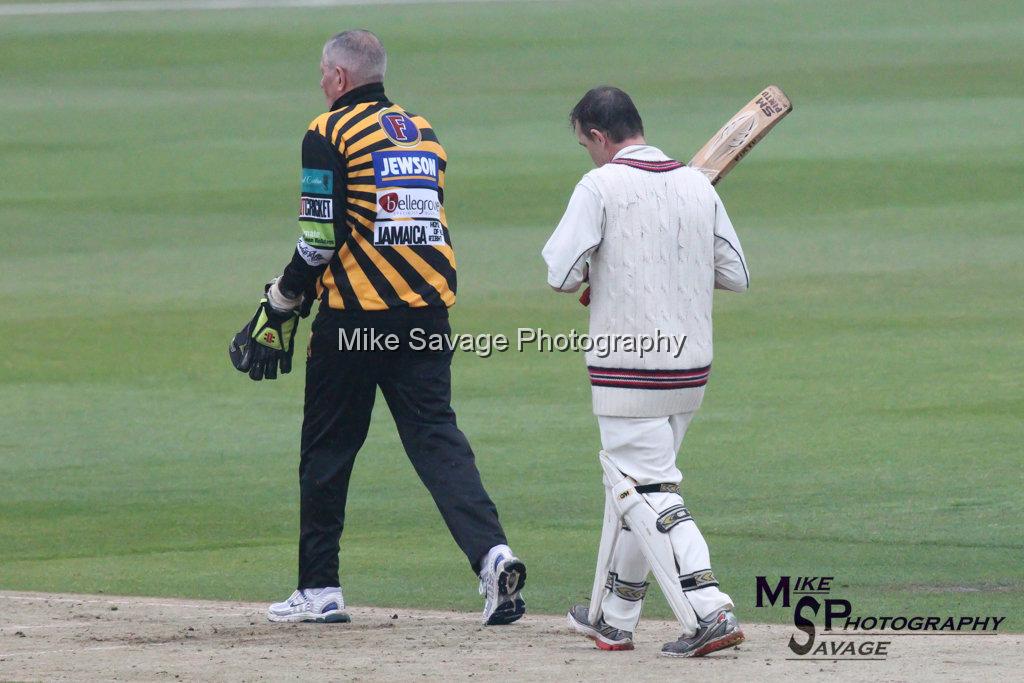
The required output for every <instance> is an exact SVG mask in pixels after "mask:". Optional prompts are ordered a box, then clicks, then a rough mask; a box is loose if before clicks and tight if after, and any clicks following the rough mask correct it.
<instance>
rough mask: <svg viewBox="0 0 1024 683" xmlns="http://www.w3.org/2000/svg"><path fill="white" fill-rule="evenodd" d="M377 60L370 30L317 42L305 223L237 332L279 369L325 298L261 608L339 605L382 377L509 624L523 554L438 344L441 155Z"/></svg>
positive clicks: (288, 616) (450, 278) (442, 312)
mask: <svg viewBox="0 0 1024 683" xmlns="http://www.w3.org/2000/svg"><path fill="white" fill-rule="evenodd" d="M386 62H387V55H386V53H385V51H384V47H383V45H382V44H381V42H380V40H379V39H378V38H377V36H375V35H374V34H373V33H370V32H369V31H363V30H354V31H345V32H343V33H339V34H337V35H335V36H333V37H332V38H331V39H330V40H328V41H327V43H326V44H325V46H324V49H323V53H322V58H321V63H320V71H321V75H322V78H321V81H320V86H321V89H322V90H323V92H324V95H325V97H326V100H327V104H328V105H329V106H330V110H329V111H327V112H326V113H324V114H321V115H320V116H317V117H316V118H315V119H313V121H312V123H310V125H309V129H308V130H307V131H306V134H305V137H304V138H303V140H302V180H301V197H300V212H299V225H300V227H301V236H300V237H299V240H298V244H297V246H296V249H295V252H294V254H293V256H292V259H291V262H290V263H289V264H288V265H287V266H286V267H285V269H284V273H283V274H282V275H281V276H280V277H279V278H276V279H275V280H274V281H273V282H271V283H270V284H269V285H268V286H267V287H266V290H265V296H264V298H263V300H262V301H261V302H260V306H259V309H258V310H257V312H256V315H255V316H254V317H253V319H252V320H251V321H250V323H249V324H248V325H247V326H246V327H245V328H243V330H242V332H240V333H239V334H238V335H237V336H236V337H235V339H234V341H233V342H232V344H231V349H230V350H231V355H232V360H233V361H234V363H235V366H236V367H237V368H238V369H239V370H241V371H243V372H247V373H248V374H249V376H250V377H251V378H252V379H254V380H259V379H262V378H267V379H274V378H275V377H276V376H277V371H278V368H280V371H281V372H282V373H284V372H288V371H289V370H290V369H291V356H292V343H293V339H294V336H295V330H296V327H297V325H298V318H299V317H300V315H305V314H307V313H308V312H309V308H310V306H312V303H313V301H314V300H318V301H319V303H320V305H319V311H318V313H317V316H316V319H315V320H314V322H313V326H312V336H311V338H310V343H309V349H308V353H307V357H308V360H307V363H306V392H305V407H304V416H303V422H302V444H301V457H300V463H299V488H300V534H299V572H298V585H297V589H296V590H295V592H294V593H292V595H291V597H289V598H288V599H287V600H285V601H284V602H280V603H276V604H274V605H271V606H270V608H269V610H268V613H267V616H268V618H269V619H270V620H271V621H317V622H339V621H348V620H349V617H348V615H347V614H346V613H345V611H344V610H345V602H344V599H343V597H342V592H341V582H340V579H339V567H338V564H339V563H338V551H339V541H340V538H341V533H342V528H343V526H344V520H345V502H346V498H347V496H348V484H349V478H350V475H351V473H352V465H353V462H354V461H355V457H356V453H357V452H358V451H359V449H360V447H361V446H362V445H363V441H364V440H365V439H366V433H367V429H368V428H369V424H370V413H371V411H372V409H373V403H374V398H375V395H376V392H377V388H378V387H379V388H380V390H381V393H382V394H383V396H384V400H385V401H386V402H387V404H388V408H390V410H391V414H392V416H393V417H394V420H395V424H396V426H397V427H398V433H399V436H400V437H401V439H402V445H403V446H404V447H405V452H406V454H407V455H408V457H409V460H410V461H412V464H413V467H414V468H415V469H416V473H417V474H418V475H419V477H420V479H421V480H422V481H423V483H424V484H425V485H426V487H427V489H428V490H429V491H430V494H431V496H433V498H434V502H435V503H436V504H437V507H438V509H439V510H440V512H441V516H442V517H443V518H444V521H445V523H446V524H447V525H448V529H449V530H450V531H451V533H452V536H453V537H454V539H455V542H456V543H457V544H458V545H459V547H460V548H461V549H462V551H463V552H464V553H465V554H466V557H467V558H468V559H469V563H470V566H471V567H472V568H473V571H474V572H476V573H477V574H478V576H479V581H480V592H481V594H483V595H484V596H485V600H484V602H485V604H484V614H483V621H484V623H485V624H508V623H511V622H513V621H516V620H517V619H519V618H520V617H522V615H523V614H524V613H525V611H526V607H525V603H524V602H523V599H522V597H521V595H520V589H521V588H522V587H523V584H524V582H525V579H526V568H525V566H524V565H523V563H522V561H520V560H519V559H518V558H517V557H515V555H513V553H512V551H511V550H510V549H509V547H508V544H507V540H506V537H505V533H504V531H503V530H502V527H501V524H500V523H499V521H498V513H497V510H496V509H495V506H494V503H493V502H492V501H491V499H490V497H489V496H488V495H487V492H486V491H485V490H484V487H483V484H482V483H481V481H480V473H479V471H478V470H477V467H476V463H475V458H474V455H473V451H472V449H471V448H470V446H469V442H468V441H467V440H466V437H465V436H464V435H463V433H462V432H461V431H459V428H458V427H457V426H456V422H455V413H454V412H453V410H452V408H451V361H452V350H451V347H450V345H449V346H446V347H445V348H438V346H444V344H443V342H444V340H445V339H446V338H448V337H449V335H450V334H451V329H450V327H449V324H448V307H449V306H451V305H453V304H454V303H455V289H456V281H455V254H454V252H453V250H452V242H451V238H450V236H449V232H448V219H447V216H446V215H445V209H444V184H445V183H444V180H445V167H446V155H445V151H444V148H443V147H442V146H441V144H440V143H439V142H438V139H437V136H436V135H435V134H434V131H433V129H432V128H431V126H430V124H429V123H428V122H427V120H426V119H424V118H423V117H422V116H418V115H416V114H413V113H410V112H409V111H407V110H405V109H404V108H402V107H400V106H399V105H397V104H395V103H393V102H391V101H390V100H389V99H388V96H387V95H386V94H385V92H384V83H383V81H384V71H385V68H386ZM428 340H429V341H431V343H430V344H427V343H426V342H427V341H428ZM434 341H439V342H441V343H440V344H435V343H434ZM391 502H392V503H393V504H395V505H396V506H397V505H399V501H397V500H393V501H391Z"/></svg>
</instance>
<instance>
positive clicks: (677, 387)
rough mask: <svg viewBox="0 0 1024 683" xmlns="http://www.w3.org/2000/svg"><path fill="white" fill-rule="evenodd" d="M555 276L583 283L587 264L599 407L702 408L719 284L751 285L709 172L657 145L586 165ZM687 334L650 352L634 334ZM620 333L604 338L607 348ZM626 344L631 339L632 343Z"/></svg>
mask: <svg viewBox="0 0 1024 683" xmlns="http://www.w3.org/2000/svg"><path fill="white" fill-rule="evenodd" d="M543 256H544V260H545V261H546V262H547V264H548V283H549V284H550V285H551V286H552V287H554V288H556V289H558V290H560V291H566V292H572V291H576V290H577V289H578V288H579V286H580V285H581V284H582V283H583V282H584V280H585V279H586V278H587V276H588V274H589V280H590V287H591V299H590V330H589V334H590V336H591V337H592V338H597V337H601V336H604V337H607V338H609V340H610V339H615V340H618V341H617V342H616V346H617V347H618V348H614V349H612V350H611V351H610V352H609V353H607V354H606V355H603V356H601V355H600V354H599V353H598V351H597V350H592V351H590V352H588V353H587V368H588V371H589V373H590V383H591V387H592V396H593V409H594V413H595V414H597V415H614V416H621V417H658V416H665V415H673V414H676V413H683V412H690V411H693V410H696V409H697V408H699V407H700V404H701V401H702V399H703V397H704V385H705V384H706V383H707V380H708V376H709V375H710V372H711V360H712V344H711V340H712V326H711V304H712V291H713V289H714V288H715V287H716V286H717V287H718V288H720V289H730V290H732V291H737V292H742V291H744V290H746V289H747V287H748V286H749V284H750V280H749V276H748V274H747V266H746V262H745V260H744V257H743V249H742V247H741V246H740V242H739V239H738V238H737V237H736V232H735V230H734V229H733V226H732V223H731V222H730V221H729V216H728V214H726V211H725V207H724V206H723V205H722V200H721V199H720V198H719V197H718V193H717V192H715V189H714V188H713V187H712V186H711V183H710V182H708V180H707V178H705V177H704V176H703V175H702V174H701V173H699V172H697V171H694V170H692V169H689V168H686V167H685V166H684V165H682V164H680V163H679V162H676V161H672V160H671V159H669V158H668V157H666V156H665V155H664V154H663V153H662V152H661V151H660V150H658V149H657V148H655V147H651V146H648V145H633V146H630V147H626V148H624V149H623V150H621V151H620V152H619V153H618V154H617V155H616V156H615V159H614V160H613V161H612V163H609V164H606V165H604V166H602V167H600V168H597V169H594V170H593V171H590V172H589V173H587V174H586V175H585V176H584V177H583V179H582V180H580V182H579V184H578V185H577V186H576V189H575V191H574V192H573V195H572V198H571V199H570V200H569V206H568V208H567V209H566V212H565V215H564V216H563V217H562V220H561V222H560V223H559V225H558V227H557V228H556V230H555V232H554V234H552V236H551V238H550V239H549V240H548V242H547V244H546V245H545V246H544V251H543ZM659 336H661V337H664V338H669V337H675V338H676V339H679V338H680V337H682V336H685V337H686V341H685V343H684V344H683V346H682V350H681V351H680V350H679V348H678V346H677V345H676V344H668V343H666V344H659V346H661V348H660V349H656V350H653V351H647V352H645V353H641V352H640V350H639V348H638V347H639V346H640V342H637V343H635V344H633V345H632V347H630V344H629V342H627V341H626V338H629V337H632V338H634V339H640V338H642V337H648V338H651V341H650V342H649V343H648V344H649V345H654V343H655V340H656V339H657V338H658V337H659ZM608 346H611V344H610V343H609V344H606V347H608ZM624 347H625V348H624Z"/></svg>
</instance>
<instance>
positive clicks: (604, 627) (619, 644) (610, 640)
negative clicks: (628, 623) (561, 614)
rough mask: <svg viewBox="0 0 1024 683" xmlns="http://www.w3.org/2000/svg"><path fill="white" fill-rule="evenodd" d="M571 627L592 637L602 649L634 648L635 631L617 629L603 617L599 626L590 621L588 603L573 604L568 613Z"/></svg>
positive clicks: (598, 623)
mask: <svg viewBox="0 0 1024 683" xmlns="http://www.w3.org/2000/svg"><path fill="white" fill-rule="evenodd" d="M568 621H569V628H571V629H572V630H573V631H576V633H582V634H583V635H585V636H586V637H587V638H590V639H591V640H593V641H594V643H595V644H596V645H597V646H598V647H599V648H601V649H602V650H632V649H633V633H632V632H630V631H623V630H622V629H617V628H615V627H614V626H612V625H611V624H609V623H608V622H606V621H605V620H604V619H603V618H602V619H601V620H600V621H599V622H597V626H594V625H593V624H591V623H590V617H589V610H588V609H587V606H586V605H573V606H572V609H571V610H569V614H568Z"/></svg>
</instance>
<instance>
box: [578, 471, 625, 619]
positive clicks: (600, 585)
mask: <svg viewBox="0 0 1024 683" xmlns="http://www.w3.org/2000/svg"><path fill="white" fill-rule="evenodd" d="M621 531H622V518H621V517H619V513H618V512H616V511H615V505H614V504H613V503H612V498H611V491H609V490H608V489H607V488H606V489H605V496H604V523H603V524H602V526H601V544H600V545H599V546H598V549H597V570H596V572H595V573H594V587H593V589H591V591H590V610H589V612H588V613H587V616H588V617H589V618H590V623H591V624H592V625H594V626H597V624H598V623H599V622H600V621H601V615H602V611H603V610H602V605H603V604H604V597H605V594H606V593H607V589H606V583H607V580H608V572H609V571H611V566H612V555H613V554H614V552H615V544H616V543H617V542H618V540H619V533H621Z"/></svg>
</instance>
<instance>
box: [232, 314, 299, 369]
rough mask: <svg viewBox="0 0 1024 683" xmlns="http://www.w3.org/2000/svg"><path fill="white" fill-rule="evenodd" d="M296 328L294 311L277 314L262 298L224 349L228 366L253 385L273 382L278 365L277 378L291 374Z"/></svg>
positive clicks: (296, 320)
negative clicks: (264, 381) (247, 374)
mask: <svg viewBox="0 0 1024 683" xmlns="http://www.w3.org/2000/svg"><path fill="white" fill-rule="evenodd" d="M298 327H299V312H298V311H295V310H292V311H279V310H277V309H275V308H274V307H273V306H271V305H270V303H269V302H268V301H267V299H266V298H263V299H261V300H260V307H259V308H258V309H256V315H254V316H253V317H252V320H250V321H249V322H248V323H247V324H246V326H245V327H243V328H242V329H241V331H239V333H238V334H236V335H235V337H234V339H232V340H231V344H229V345H228V354H229V355H230V356H231V362H232V364H234V366H235V368H236V369H237V370H238V371H239V372H248V373H249V377H250V378H251V379H254V380H256V381H257V382H258V381H260V380H261V379H263V378H264V377H265V378H267V379H277V368H278V365H280V367H281V374H285V373H288V372H291V370H292V351H293V350H294V345H293V342H294V340H295V331H296V330H297V329H298Z"/></svg>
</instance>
